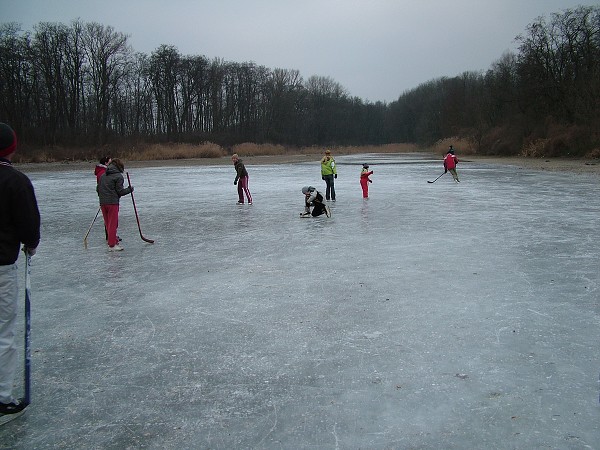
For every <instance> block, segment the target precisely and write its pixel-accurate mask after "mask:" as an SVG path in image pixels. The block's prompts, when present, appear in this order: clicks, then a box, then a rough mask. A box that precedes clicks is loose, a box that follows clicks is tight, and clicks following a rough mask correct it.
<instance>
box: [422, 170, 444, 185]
mask: <svg viewBox="0 0 600 450" xmlns="http://www.w3.org/2000/svg"><path fill="white" fill-rule="evenodd" d="M445 173H446V172H442V175H444V174H445ZM442 175H440V176H439V177H437V178H436V179H435V180H433V181H429V180H427V182H428V183H435V182H436V181H437V180H439V179H440V178H442Z"/></svg>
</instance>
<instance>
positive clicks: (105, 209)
mask: <svg viewBox="0 0 600 450" xmlns="http://www.w3.org/2000/svg"><path fill="white" fill-rule="evenodd" d="M124 171H125V165H124V164H123V163H122V162H121V160H120V159H118V158H115V159H113V160H112V161H111V162H110V164H109V165H108V167H107V168H106V172H105V173H104V175H102V176H101V177H100V182H99V183H98V198H99V199H100V209H101V210H102V217H104V225H105V226H106V231H107V233H108V250H109V251H111V252H119V251H121V250H123V247H121V246H120V245H119V238H118V237H117V229H118V228H119V200H120V198H121V197H123V196H124V195H127V194H131V193H132V192H133V186H129V187H123V183H124V179H123V172H124Z"/></svg>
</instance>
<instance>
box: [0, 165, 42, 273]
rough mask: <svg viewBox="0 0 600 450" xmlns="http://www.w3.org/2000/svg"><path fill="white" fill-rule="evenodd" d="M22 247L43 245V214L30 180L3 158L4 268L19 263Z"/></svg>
mask: <svg viewBox="0 0 600 450" xmlns="http://www.w3.org/2000/svg"><path fill="white" fill-rule="evenodd" d="M21 243H23V244H24V245H25V246H26V247H29V248H36V247H37V246H38V244H39V243H40V211H39V209H38V205H37V200H36V198H35V192H34V190H33V185H32V184H31V181H29V178H27V176H26V175H24V174H22V173H21V172H19V171H18V170H16V169H15V168H14V167H13V166H12V165H11V163H10V162H9V161H8V160H6V159H4V158H0V265H2V266H5V265H8V264H14V263H15V262H16V261H17V259H18V258H19V247H20V244H21Z"/></svg>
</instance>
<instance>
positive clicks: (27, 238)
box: [16, 183, 40, 256]
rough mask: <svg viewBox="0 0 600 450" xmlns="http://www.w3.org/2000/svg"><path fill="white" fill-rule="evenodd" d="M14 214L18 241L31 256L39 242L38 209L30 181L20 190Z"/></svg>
mask: <svg viewBox="0 0 600 450" xmlns="http://www.w3.org/2000/svg"><path fill="white" fill-rule="evenodd" d="M16 214H17V223H18V224H19V242H22V243H23V250H24V251H25V252H26V253H28V254H29V255H32V256H33V255H34V254H35V250H36V248H37V246H38V245H39V243H40V211H39V209H38V205H37V200H36V198H35V192H34V189H33V185H32V184H31V183H28V185H26V186H25V187H24V188H23V189H22V190H21V191H20V199H19V208H18V210H17V212H16Z"/></svg>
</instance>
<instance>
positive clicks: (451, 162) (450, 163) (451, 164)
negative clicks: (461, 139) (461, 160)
mask: <svg viewBox="0 0 600 450" xmlns="http://www.w3.org/2000/svg"><path fill="white" fill-rule="evenodd" d="M457 164H458V158H457V157H456V156H455V155H453V154H452V153H447V154H446V156H445V157H444V169H446V170H450V169H455V168H456V165H457Z"/></svg>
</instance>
